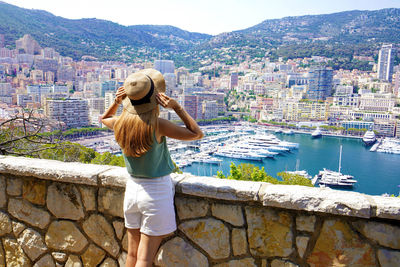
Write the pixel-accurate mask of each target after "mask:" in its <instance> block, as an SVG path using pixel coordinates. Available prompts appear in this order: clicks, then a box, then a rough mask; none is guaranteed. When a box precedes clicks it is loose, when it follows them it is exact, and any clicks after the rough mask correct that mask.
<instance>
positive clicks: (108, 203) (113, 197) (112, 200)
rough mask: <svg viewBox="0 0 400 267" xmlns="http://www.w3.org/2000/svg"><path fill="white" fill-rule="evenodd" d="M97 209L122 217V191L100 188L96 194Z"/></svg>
mask: <svg viewBox="0 0 400 267" xmlns="http://www.w3.org/2000/svg"><path fill="white" fill-rule="evenodd" d="M98 202H99V203H98V207H99V211H101V212H103V213H106V214H110V215H112V216H118V217H121V218H124V207H123V205H124V191H123V190H117V189H111V188H100V189H99V196H98Z"/></svg>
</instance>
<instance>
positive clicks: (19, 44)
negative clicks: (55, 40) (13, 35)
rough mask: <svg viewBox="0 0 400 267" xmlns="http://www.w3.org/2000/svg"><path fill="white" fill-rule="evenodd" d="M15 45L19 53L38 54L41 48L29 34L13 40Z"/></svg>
mask: <svg viewBox="0 0 400 267" xmlns="http://www.w3.org/2000/svg"><path fill="white" fill-rule="evenodd" d="M15 46H16V49H17V51H18V53H19V54H29V55H40V54H41V52H42V48H41V47H40V45H39V44H38V42H36V40H35V39H33V38H32V36H30V35H29V34H25V35H24V36H23V37H22V38H20V39H18V40H17V41H15Z"/></svg>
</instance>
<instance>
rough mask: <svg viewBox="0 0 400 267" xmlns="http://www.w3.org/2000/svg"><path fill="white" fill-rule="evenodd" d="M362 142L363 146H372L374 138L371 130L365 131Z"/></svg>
mask: <svg viewBox="0 0 400 267" xmlns="http://www.w3.org/2000/svg"><path fill="white" fill-rule="evenodd" d="M362 140H363V142H364V144H365V145H367V146H371V145H373V144H374V143H375V142H376V136H375V133H374V131H372V130H368V131H366V132H365V134H364V136H363V139H362Z"/></svg>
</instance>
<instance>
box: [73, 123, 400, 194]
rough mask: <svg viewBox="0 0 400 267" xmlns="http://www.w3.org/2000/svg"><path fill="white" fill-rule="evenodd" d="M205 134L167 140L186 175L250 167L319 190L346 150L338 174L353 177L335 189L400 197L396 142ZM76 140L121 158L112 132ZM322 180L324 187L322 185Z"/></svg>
mask: <svg viewBox="0 0 400 267" xmlns="http://www.w3.org/2000/svg"><path fill="white" fill-rule="evenodd" d="M203 131H204V133H205V137H204V138H203V139H202V140H198V141H192V142H183V141H177V140H172V139H170V138H167V141H168V147H169V150H170V153H171V157H172V158H173V160H174V162H175V163H176V164H177V165H178V166H179V168H180V169H181V170H182V171H183V172H189V173H192V174H194V175H200V176H215V175H217V172H218V171H222V172H223V173H224V175H229V171H230V164H231V162H233V163H235V164H240V163H251V164H254V165H255V166H257V167H260V168H261V167H264V168H265V170H266V172H267V173H268V174H269V175H271V176H273V177H275V178H278V179H279V177H278V176H277V173H278V172H282V171H287V172H297V173H296V174H300V175H303V176H306V177H307V178H308V179H311V181H312V183H313V184H316V186H326V184H325V183H324V182H327V181H328V182H331V183H335V182H334V179H333V180H332V177H333V176H334V175H333V172H334V171H332V170H337V169H338V164H339V161H338V159H339V157H340V155H339V147H340V146H341V145H342V146H343V151H344V153H343V155H342V159H341V169H342V170H340V172H343V173H345V174H347V175H350V176H352V177H351V178H350V177H349V179H350V180H347V183H346V181H345V183H343V181H338V182H337V183H338V184H337V186H334V185H332V186H331V187H334V188H339V189H341V190H352V191H357V192H362V193H367V194H372V195H382V194H385V193H388V194H396V195H398V194H399V191H398V190H399V188H398V185H399V184H400V175H399V174H398V169H399V166H400V155H397V154H398V153H400V140H398V139H393V138H385V139H377V141H376V142H375V143H374V144H373V145H372V146H368V145H366V144H365V142H364V141H363V140H362V138H354V137H342V136H332V135H331V136H329V135H328V133H326V132H324V133H323V134H322V136H320V137H319V138H313V137H312V136H311V135H310V132H304V133H299V132H293V133H288V132H287V131H286V132H285V131H282V130H280V129H276V128H273V127H267V126H252V127H250V126H248V125H239V124H238V125H224V126H220V125H219V126H209V127H203ZM76 141H77V142H78V143H80V144H82V145H84V146H87V147H90V148H93V149H95V150H96V151H97V152H100V153H103V152H111V153H113V154H117V155H119V154H120V149H119V147H118V145H117V144H116V142H115V138H114V135H113V134H112V133H109V134H106V135H102V136H97V137H92V138H86V139H82V140H76ZM379 152H380V153H379ZM324 170H325V174H324ZM329 170H331V171H329ZM321 172H322V173H321ZM319 175H320V177H318V176H319ZM311 177H312V178H311ZM322 177H324V179H322V181H323V182H322V183H319V182H320V181H321V179H320V178H322ZM327 177H330V178H331V180H328V178H327ZM351 180H354V181H356V182H353V181H351ZM349 181H350V183H349Z"/></svg>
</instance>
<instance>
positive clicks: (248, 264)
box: [214, 258, 257, 267]
mask: <svg viewBox="0 0 400 267" xmlns="http://www.w3.org/2000/svg"><path fill="white" fill-rule="evenodd" d="M256 266H257V265H256V264H255V262H254V259H253V258H245V259H240V260H231V261H229V262H224V263H220V264H217V265H214V267H256Z"/></svg>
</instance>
